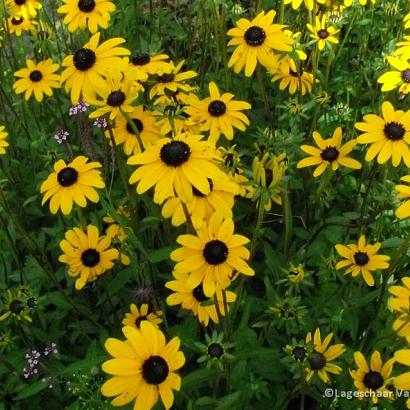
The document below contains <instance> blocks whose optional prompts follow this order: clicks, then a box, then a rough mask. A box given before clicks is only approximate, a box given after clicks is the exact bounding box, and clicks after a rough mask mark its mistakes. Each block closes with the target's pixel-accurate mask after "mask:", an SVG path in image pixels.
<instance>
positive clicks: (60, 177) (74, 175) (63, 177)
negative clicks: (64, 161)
mask: <svg viewBox="0 0 410 410" xmlns="http://www.w3.org/2000/svg"><path fill="white" fill-rule="evenodd" d="M77 179H78V172H77V170H76V169H74V168H71V167H65V168H63V169H62V170H61V171H60V172H59V173H58V174H57V181H58V183H59V184H60V185H61V186H63V187H68V186H71V185H73V184H75V183H76V182H77Z"/></svg>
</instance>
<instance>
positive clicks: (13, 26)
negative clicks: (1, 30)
mask: <svg viewBox="0 0 410 410" xmlns="http://www.w3.org/2000/svg"><path fill="white" fill-rule="evenodd" d="M35 25H36V22H35V21H33V20H30V18H24V17H23V16H13V17H9V18H8V19H7V29H8V31H9V32H10V34H15V35H16V36H17V37H20V36H21V35H22V33H23V31H30V30H33V28H34V27H35Z"/></svg>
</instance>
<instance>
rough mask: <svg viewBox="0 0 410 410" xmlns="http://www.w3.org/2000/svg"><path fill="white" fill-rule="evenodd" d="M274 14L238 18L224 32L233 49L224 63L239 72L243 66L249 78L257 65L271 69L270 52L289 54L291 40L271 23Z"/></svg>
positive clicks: (273, 12)
mask: <svg viewBox="0 0 410 410" xmlns="http://www.w3.org/2000/svg"><path fill="white" fill-rule="evenodd" d="M275 15H276V11H274V10H270V11H269V12H268V13H266V14H265V12H264V11H262V12H260V13H259V14H258V15H257V16H256V17H255V18H254V19H253V20H252V21H249V20H247V19H244V18H241V19H239V20H238V21H237V22H236V27H234V28H232V29H230V30H229V31H228V33H227V34H228V36H231V37H233V38H232V39H231V40H229V42H228V46H237V47H236V49H235V50H234V52H233V53H232V56H231V58H230V59H229V62H228V67H233V69H234V71H235V73H239V72H240V71H241V70H242V69H243V68H244V67H245V76H247V77H250V76H251V75H252V74H253V72H254V71H255V68H256V65H257V63H258V62H259V63H260V64H262V65H263V66H264V67H266V68H270V67H271V66H272V60H273V58H272V57H273V51H272V50H277V51H286V52H288V51H291V50H292V47H291V46H292V44H293V40H292V37H290V36H288V35H286V33H284V32H283V29H284V28H285V26H284V25H281V24H273V19H274V18H275Z"/></svg>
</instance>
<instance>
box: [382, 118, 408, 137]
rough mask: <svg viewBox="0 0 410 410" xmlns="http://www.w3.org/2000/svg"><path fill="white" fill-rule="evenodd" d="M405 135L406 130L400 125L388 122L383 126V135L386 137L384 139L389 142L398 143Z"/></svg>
mask: <svg viewBox="0 0 410 410" xmlns="http://www.w3.org/2000/svg"><path fill="white" fill-rule="evenodd" d="M405 133H406V129H405V128H404V127H403V125H402V124H399V123H397V122H394V121H393V122H388V123H387V124H386V125H385V126H384V135H386V137H387V138H388V139H389V140H393V141H398V140H401V139H403V137H404V134H405Z"/></svg>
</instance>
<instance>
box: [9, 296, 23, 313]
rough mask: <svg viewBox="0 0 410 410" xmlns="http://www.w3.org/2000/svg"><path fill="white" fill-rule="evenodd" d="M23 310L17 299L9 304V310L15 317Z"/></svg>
mask: <svg viewBox="0 0 410 410" xmlns="http://www.w3.org/2000/svg"><path fill="white" fill-rule="evenodd" d="M23 309H24V306H23V304H22V303H21V302H20V301H19V300H18V299H15V300H12V301H11V302H10V305H9V310H10V312H11V313H14V314H15V315H19V314H20V313H21V311H22V310H23Z"/></svg>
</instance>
